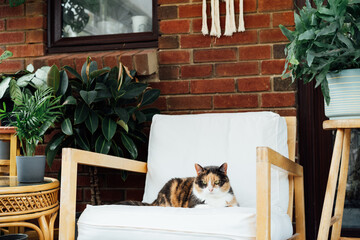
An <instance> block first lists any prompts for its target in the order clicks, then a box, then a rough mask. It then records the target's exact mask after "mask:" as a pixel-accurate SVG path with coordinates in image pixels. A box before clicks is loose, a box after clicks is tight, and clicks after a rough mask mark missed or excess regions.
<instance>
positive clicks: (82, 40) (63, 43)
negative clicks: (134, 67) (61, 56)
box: [47, 0, 159, 53]
mask: <svg viewBox="0 0 360 240" xmlns="http://www.w3.org/2000/svg"><path fill="white" fill-rule="evenodd" d="M152 2H153V4H152V5H153V7H152V8H153V9H152V10H153V11H152V14H153V18H152V27H153V31H152V32H144V33H125V34H109V35H97V36H86V37H74V38H63V37H61V34H62V11H61V10H60V11H59V10H58V9H61V0H51V1H48V34H47V37H48V44H47V47H48V53H64V52H83V51H99V50H118V49H130V48H154V47H157V46H158V33H159V32H158V31H159V30H158V19H157V0H152Z"/></svg>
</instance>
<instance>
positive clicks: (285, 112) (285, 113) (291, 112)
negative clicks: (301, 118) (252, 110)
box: [271, 108, 297, 117]
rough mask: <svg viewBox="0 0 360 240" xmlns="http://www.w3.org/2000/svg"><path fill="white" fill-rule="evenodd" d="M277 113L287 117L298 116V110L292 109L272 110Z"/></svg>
mask: <svg viewBox="0 0 360 240" xmlns="http://www.w3.org/2000/svg"><path fill="white" fill-rule="evenodd" d="M271 111H274V112H275V113H277V114H279V115H280V116H283V117H286V116H296V115H297V110H296V108H290V109H274V110H271Z"/></svg>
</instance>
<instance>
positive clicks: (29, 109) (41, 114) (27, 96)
mask: <svg viewBox="0 0 360 240" xmlns="http://www.w3.org/2000/svg"><path fill="white" fill-rule="evenodd" d="M12 89H14V90H12ZM10 90H12V94H11V95H12V99H13V101H14V108H13V110H12V111H11V112H8V113H7V112H6V107H5V104H4V108H3V109H0V119H3V118H5V117H6V118H8V119H9V126H14V127H16V128H17V129H16V135H17V137H18V138H19V140H20V145H21V148H22V150H23V154H24V156H34V155H35V148H36V146H37V145H38V144H39V143H40V142H42V140H43V136H44V134H45V132H46V131H47V130H48V129H49V127H51V126H53V125H54V123H55V121H56V119H57V118H58V117H59V115H61V112H60V111H59V109H60V108H61V105H59V101H60V97H55V96H54V95H53V89H52V88H48V87H43V88H39V89H37V90H36V91H35V93H34V94H32V93H31V92H30V91H26V89H24V90H23V91H21V90H20V88H19V87H18V86H17V85H16V81H15V80H13V79H12V80H11V81H10Z"/></svg>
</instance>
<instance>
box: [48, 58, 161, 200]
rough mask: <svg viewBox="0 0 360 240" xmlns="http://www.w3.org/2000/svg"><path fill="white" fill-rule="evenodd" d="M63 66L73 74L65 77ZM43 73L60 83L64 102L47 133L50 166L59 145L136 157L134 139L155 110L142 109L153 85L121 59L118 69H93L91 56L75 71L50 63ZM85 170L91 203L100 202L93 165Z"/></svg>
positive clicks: (149, 100) (141, 137)
mask: <svg viewBox="0 0 360 240" xmlns="http://www.w3.org/2000/svg"><path fill="white" fill-rule="evenodd" d="M65 70H66V71H68V72H69V73H71V74H72V75H73V76H74V77H75V78H74V79H71V80H69V78H68V75H67V72H66V71H65ZM49 74H52V75H53V84H52V85H56V86H57V85H62V87H61V88H62V89H63V92H61V93H60V94H61V95H62V104H63V105H64V108H63V109H62V110H63V119H62V122H61V132H59V133H57V134H55V135H54V136H53V138H52V139H51V140H50V142H49V144H48V145H47V148H46V155H47V161H48V164H49V165H50V166H51V164H52V161H53V159H54V157H55V156H56V154H57V153H58V151H59V150H60V149H61V148H63V147H73V148H79V149H83V150H87V151H93V152H98V153H103V154H111V155H115V156H119V157H123V156H126V157H130V158H132V159H136V158H137V157H138V149H137V143H139V142H146V141H147V137H146V135H145V134H144V133H143V128H144V123H145V122H148V121H151V119H152V117H153V115H154V114H156V113H158V112H159V110H157V109H154V108H144V107H146V106H148V105H149V104H151V103H153V102H154V101H155V100H156V99H157V98H158V97H159V95H160V91H159V90H158V89H151V88H149V86H148V84H146V83H140V82H139V81H138V79H137V78H136V71H129V70H128V69H127V68H126V67H124V66H123V65H122V64H121V63H120V65H119V67H114V68H109V67H105V68H103V69H98V66H97V63H96V62H95V61H92V60H91V58H88V59H87V60H86V62H85V63H84V64H83V66H82V70H81V73H78V72H77V71H76V70H75V69H73V68H71V67H69V66H64V67H63V69H62V70H61V71H59V70H58V69H57V68H56V66H53V67H52V68H51V69H50V71H49ZM90 169H91V170H90V176H91V184H92V186H91V187H92V204H96V203H97V204H101V200H100V197H99V191H98V187H97V176H96V172H97V169H96V168H90ZM124 177H125V176H124ZM94 185H95V186H94ZM95 192H96V193H95ZM94 195H96V202H95V197H94Z"/></svg>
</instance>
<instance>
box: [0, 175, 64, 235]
mask: <svg viewBox="0 0 360 240" xmlns="http://www.w3.org/2000/svg"><path fill="white" fill-rule="evenodd" d="M58 193H59V181H58V180H56V179H54V178H44V182H42V183H30V184H28V183H27V184H24V183H19V182H18V181H17V177H9V176H0V227H14V226H20V227H28V228H32V229H34V230H35V231H36V232H37V233H38V235H39V239H40V240H52V239H53V238H54V236H53V235H54V222H55V219H56V216H57V214H58V209H59V201H58ZM31 219H37V220H38V222H39V227H38V226H37V225H35V224H33V223H30V222H26V221H27V220H31Z"/></svg>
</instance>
